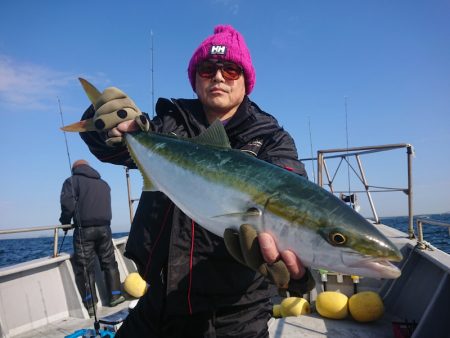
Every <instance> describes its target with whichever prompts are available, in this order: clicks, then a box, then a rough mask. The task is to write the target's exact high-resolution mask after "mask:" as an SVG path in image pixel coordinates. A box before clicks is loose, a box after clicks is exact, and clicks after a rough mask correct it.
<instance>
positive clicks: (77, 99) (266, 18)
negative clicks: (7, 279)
mask: <svg viewBox="0 0 450 338" xmlns="http://www.w3.org/2000/svg"><path fill="white" fill-rule="evenodd" d="M217 24H231V25H233V26H234V27H235V28H237V29H238V30H239V31H240V32H241V33H242V34H243V35H244V37H245V39H246V42H247V45H248V46H249V48H250V51H251V54H252V58H253V63H254V66H255V68H256V86H255V89H254V91H253V93H252V94H251V96H250V98H251V99H252V100H254V101H255V102H256V103H257V104H258V105H259V106H260V107H261V108H262V109H264V110H265V111H267V112H269V113H271V114H272V115H274V116H276V118H277V119H278V121H279V122H280V124H282V125H283V126H284V128H285V129H286V130H288V131H289V132H290V133H291V134H292V136H293V137H294V139H295V141H296V144H297V148H298V151H299V154H300V157H302V158H305V157H310V156H311V148H312V150H313V154H314V156H315V154H316V151H317V150H318V149H330V148H340V147H345V146H346V144H347V142H348V144H349V146H366V145H381V144H393V143H411V144H413V145H414V148H415V151H416V157H415V158H414V161H413V182H414V189H415V190H414V210H415V213H416V214H421V213H422V214H423V213H440V212H446V211H450V202H449V201H450V178H449V169H450V156H449V148H450V133H449V126H450V40H449V36H450V2H449V1H448V0H445V1H444V0H436V1H417V0H413V1H406V0H401V1H387V0H386V1H385V0H382V1H356V0H355V1H347V0H343V1H254V0H246V1H243V0H241V1H237V0H197V1H169V0H166V1H131V0H130V1H116V0H113V1H111V0H110V1H100V0H96V1H87V0H79V1H56V0H55V1H49V0H40V1H23V0H3V1H2V2H1V4H0V117H1V119H2V121H3V124H2V132H1V134H0V144H1V146H0V158H1V162H2V165H1V166H0V187H1V189H0V229H5V228H17V227H29V226H43V225H53V224H58V218H59V213H60V206H59V194H60V189H61V185H62V183H63V181H64V179H65V178H66V177H67V176H68V175H69V174H70V171H69V160H68V156H67V151H66V146H65V139H64V134H63V133H62V132H61V131H60V130H59V127H60V126H61V115H60V108H59V103H60V104H61V110H62V113H63V119H64V122H65V123H66V124H68V123H71V122H74V121H76V120H78V119H79V117H80V116H81V113H82V112H83V111H84V109H85V108H86V107H87V106H88V104H89V102H88V99H87V98H86V97H85V95H84V93H83V91H82V89H81V86H80V85H79V83H78V80H77V78H78V77H84V78H86V79H88V80H89V81H91V82H92V83H93V84H95V85H96V86H97V87H98V88H99V89H104V88H106V87H108V86H116V87H119V88H121V89H122V90H124V91H125V92H126V93H127V94H129V95H130V96H131V97H132V98H133V99H134V101H135V102H136V103H137V105H138V106H139V107H140V108H141V109H142V110H143V111H146V112H149V113H150V114H151V112H152V110H153V108H152V102H153V98H152V81H151V79H152V51H151V41H152V40H151V32H153V44H154V48H153V79H154V82H153V85H154V86H153V91H154V98H155V100H156V98H158V97H169V98H170V97H175V98H177V97H185V98H192V97H193V96H194V93H193V92H192V89H191V88H190V85H189V81H188V78H187V65H188V62H189V59H190V57H191V55H192V53H193V51H194V50H195V48H196V47H197V46H198V45H199V43H200V42H201V41H202V40H203V39H204V38H206V37H207V36H209V35H210V34H212V32H213V28H214V26H215V25H217ZM58 100H59V101H58ZM345 102H346V103H347V109H345ZM346 123H347V125H348V128H347V129H348V132H346ZM67 140H68V146H69V154H70V157H71V160H72V161H74V160H77V159H79V158H85V159H87V160H88V161H90V162H91V164H92V166H93V167H94V168H96V169H97V170H98V171H99V172H100V173H101V174H102V176H103V178H104V179H105V180H107V181H108V182H109V183H110V185H111V188H112V196H113V208H114V209H113V225H112V226H113V231H115V232H117V231H128V229H129V212H128V205H127V190H126V180H125V171H124V168H123V167H121V166H113V165H110V164H103V163H100V162H99V161H98V160H97V159H95V158H94V157H93V156H92V155H91V154H90V153H89V152H88V150H87V147H86V146H85V144H84V143H83V142H82V141H81V139H80V138H79V136H78V135H77V134H67ZM377 156H378V155H377ZM394 157H396V158H397V159H395V158H394ZM405 163H406V155H405V151H404V150H401V151H398V152H397V153H396V154H395V156H387V161H386V162H385V161H383V157H382V156H381V157H375V156H374V157H373V158H371V159H370V160H369V164H370V165H371V168H370V169H369V168H367V169H366V170H367V172H366V174H367V176H368V177H367V178H368V180H369V182H370V183H371V184H373V185H377V186H391V187H392V186H394V187H406V179H405V175H404V171H405ZM307 169H308V171H309V175H310V178H311V179H313V175H312V167H311V165H310V164H307ZM346 174H347V171H346V170H344V175H343V178H342V179H341V181H340V182H341V184H342V185H343V187H344V189H345V188H346V187H347V186H348V184H349V181H348V180H347V176H346ZM131 178H132V197H135V198H136V197H138V196H139V193H140V183H141V179H140V177H139V174H138V173H137V172H135V171H134V172H132V174H131ZM336 182H339V181H338V180H336ZM350 184H351V185H352V186H354V187H355V186H356V183H355V182H354V181H353V179H351V180H350ZM374 199H375V203H376V204H377V211H378V214H379V215H380V216H390V215H405V214H406V206H407V203H406V198H405V196H404V195H403V194H401V193H391V194H376V196H374ZM360 200H361V204H362V212H363V214H366V215H368V216H370V210H369V207H368V206H367V205H365V204H364V203H365V202H364V196H361V197H360Z"/></svg>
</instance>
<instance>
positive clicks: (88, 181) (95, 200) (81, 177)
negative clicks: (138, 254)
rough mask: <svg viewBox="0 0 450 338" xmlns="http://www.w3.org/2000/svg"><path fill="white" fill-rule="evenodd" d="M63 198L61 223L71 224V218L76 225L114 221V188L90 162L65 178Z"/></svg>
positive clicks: (78, 167) (83, 225)
mask: <svg viewBox="0 0 450 338" xmlns="http://www.w3.org/2000/svg"><path fill="white" fill-rule="evenodd" d="M60 200H61V217H60V218H59V221H60V222H61V224H70V222H71V220H72V219H73V222H74V225H75V227H77V226H81V227H88V226H99V225H110V223H111V217H112V213H111V189H110V187H109V185H108V183H106V182H105V181H104V180H102V179H101V178H100V174H99V173H98V172H97V171H96V170H95V169H93V168H91V167H90V166H88V165H85V164H82V165H79V166H77V167H75V168H74V169H73V172H72V176H71V177H69V178H67V179H66V180H65V181H64V184H63V186H62V190H61V198H60Z"/></svg>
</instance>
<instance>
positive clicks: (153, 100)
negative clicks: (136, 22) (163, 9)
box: [150, 30, 155, 118]
mask: <svg viewBox="0 0 450 338" xmlns="http://www.w3.org/2000/svg"><path fill="white" fill-rule="evenodd" d="M150 36H151V40H152V45H151V49H150V50H151V55H152V64H151V65H152V68H151V74H152V118H153V117H155V90H154V89H155V86H154V79H153V60H154V58H153V30H150Z"/></svg>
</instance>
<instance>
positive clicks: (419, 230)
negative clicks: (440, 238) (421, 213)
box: [416, 218, 450, 250]
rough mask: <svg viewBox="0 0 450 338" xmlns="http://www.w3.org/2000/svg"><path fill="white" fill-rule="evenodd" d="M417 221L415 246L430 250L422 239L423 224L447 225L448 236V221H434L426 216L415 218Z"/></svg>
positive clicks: (449, 232) (449, 230) (449, 226)
mask: <svg viewBox="0 0 450 338" xmlns="http://www.w3.org/2000/svg"><path fill="white" fill-rule="evenodd" d="M416 222H417V248H419V249H421V250H425V249H430V250H432V248H431V246H430V245H429V244H428V242H426V241H425V240H424V239H423V225H424V224H429V225H438V226H443V227H447V229H448V234H449V236H450V223H446V222H441V221H435V220H431V219H426V218H418V219H416Z"/></svg>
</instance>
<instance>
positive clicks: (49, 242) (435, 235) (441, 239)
mask: <svg viewBox="0 0 450 338" xmlns="http://www.w3.org/2000/svg"><path fill="white" fill-rule="evenodd" d="M417 218H421V219H422V218H425V219H430V220H435V221H440V222H444V223H450V213H445V214H432V215H420V216H416V217H414V228H415V230H414V231H415V233H416V235H417V230H416V226H417V222H416V219H417ZM380 220H381V223H383V224H386V225H389V226H391V227H393V228H396V229H398V230H401V231H403V232H405V233H407V232H408V217H406V216H399V217H381V218H380ZM70 233H71V232H69V234H70ZM127 235H128V233H127V232H121V233H114V234H113V237H114V238H120V237H124V236H127ZM424 239H425V241H427V242H429V243H430V244H432V245H433V246H435V247H436V248H438V249H440V250H442V251H444V252H446V253H448V254H450V235H449V230H448V228H447V227H443V226H436V225H429V224H424ZM62 241H63V237H62V236H60V237H59V246H60V247H61V243H62V247H61V249H60V252H68V253H73V247H72V236H69V235H68V236H66V238H65V239H64V242H62ZM52 254H53V237H38V238H20V239H1V238H0V268H2V267H5V266H10V265H14V264H18V263H23V262H26V261H29V260H32V259H37V258H42V257H47V256H51V255H52Z"/></svg>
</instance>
